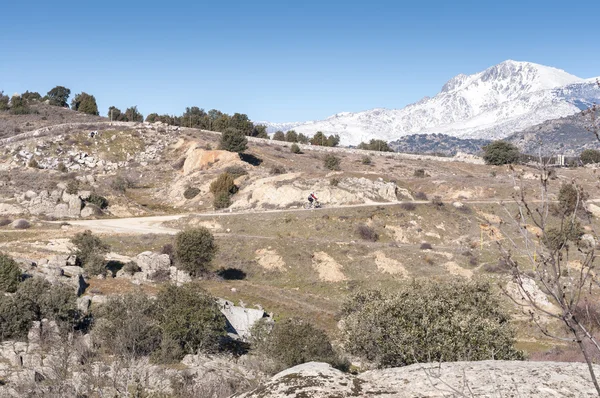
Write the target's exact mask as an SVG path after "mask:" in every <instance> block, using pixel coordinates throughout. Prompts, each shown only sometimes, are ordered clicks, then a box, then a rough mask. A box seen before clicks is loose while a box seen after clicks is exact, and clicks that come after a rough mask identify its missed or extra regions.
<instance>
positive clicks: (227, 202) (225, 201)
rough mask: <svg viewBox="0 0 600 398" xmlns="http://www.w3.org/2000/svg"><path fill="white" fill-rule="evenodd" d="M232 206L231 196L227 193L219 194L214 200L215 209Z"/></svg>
mask: <svg viewBox="0 0 600 398" xmlns="http://www.w3.org/2000/svg"><path fill="white" fill-rule="evenodd" d="M229 206H231V196H230V195H229V194H228V193H227V192H219V193H217V194H216V195H215V198H214V199H213V207H214V208H215V209H226V208H228V207H229Z"/></svg>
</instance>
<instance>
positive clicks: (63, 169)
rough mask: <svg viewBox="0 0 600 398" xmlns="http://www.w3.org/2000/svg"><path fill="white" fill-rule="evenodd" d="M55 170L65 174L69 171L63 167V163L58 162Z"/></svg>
mask: <svg viewBox="0 0 600 398" xmlns="http://www.w3.org/2000/svg"><path fill="white" fill-rule="evenodd" d="M56 170H58V171H60V172H61V173H66V172H68V171H69V169H68V168H67V166H65V164H64V163H63V162H58V164H57V165H56Z"/></svg>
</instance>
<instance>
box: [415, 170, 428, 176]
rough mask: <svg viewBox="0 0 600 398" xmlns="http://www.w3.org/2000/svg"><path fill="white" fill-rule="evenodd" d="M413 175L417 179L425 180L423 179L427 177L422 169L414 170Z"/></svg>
mask: <svg viewBox="0 0 600 398" xmlns="http://www.w3.org/2000/svg"><path fill="white" fill-rule="evenodd" d="M413 175H414V176H415V177H418V178H425V177H427V174H425V170H424V169H416V170H415V172H414V174H413Z"/></svg>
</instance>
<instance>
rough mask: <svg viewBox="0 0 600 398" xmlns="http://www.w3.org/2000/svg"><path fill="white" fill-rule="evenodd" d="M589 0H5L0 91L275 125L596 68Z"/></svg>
mask: <svg viewBox="0 0 600 398" xmlns="http://www.w3.org/2000/svg"><path fill="white" fill-rule="evenodd" d="M598 15H600V2H598V1H580V2H576V3H574V2H565V1H553V0H546V1H537V0H532V1H528V0H521V1H511V0H506V1H447V0H445V1H436V0H430V1H426V2H424V1H410V2H408V1H381V0H371V1H363V2H356V3H354V2H351V1H313V0H304V1H301V2H290V1H284V0H280V1H261V0H255V1H248V0H246V1H226V0H223V1H211V2H205V1H189V2H186V1H177V0H172V1H169V2H153V1H144V2H141V1H118V2H117V1H112V0H107V1H103V2H85V1H78V2H72V1H62V2H50V1H38V0H32V1H28V2H17V1H12V2H8V3H7V4H3V6H2V8H1V11H0V21H2V25H3V29H2V31H3V33H2V35H0V90H4V91H5V93H8V94H12V93H15V92H23V91H25V90H30V91H39V92H40V93H42V94H44V93H46V92H47V91H48V90H50V89H51V88H52V87H54V86H56V85H63V86H66V87H69V88H70V89H71V91H72V95H74V94H75V93H78V92H81V91H85V92H87V93H90V94H93V95H95V96H96V99H97V102H98V105H99V108H100V113H101V114H103V115H105V114H106V111H107V109H108V107H109V106H110V105H115V106H117V107H119V108H121V109H122V110H124V109H125V108H127V107H128V106H131V105H137V106H138V108H139V110H140V111H141V112H142V113H143V114H144V115H147V114H148V113H151V112H157V113H169V114H181V113H182V112H183V111H184V109H185V107H186V106H199V107H202V108H205V109H207V110H208V109H211V108H216V109H220V110H222V111H225V112H228V113H233V112H241V113H247V114H248V115H249V116H250V118H251V119H253V120H269V121H275V122H283V121H302V120H311V119H322V118H325V117H327V116H330V115H332V114H334V113H337V112H342V111H352V112H354V111H360V110H365V109H371V108H375V107H385V108H401V107H403V106H405V105H407V104H409V103H412V102H415V101H417V100H419V99H420V98H422V97H423V96H425V95H429V96H432V95H435V94H436V93H437V92H438V91H439V90H440V88H441V87H442V85H443V84H444V83H445V82H446V81H447V80H448V79H450V78H451V77H453V76H455V75H457V74H459V73H466V74H469V73H474V72H478V71H480V70H483V69H485V68H487V67H489V66H491V65H494V64H497V63H499V62H502V61H504V60H506V59H514V60H519V61H531V62H537V63H541V64H545V65H549V66H555V67H558V68H561V69H564V70H566V71H567V72H569V73H572V74H574V75H577V76H580V77H593V76H598V75H600V51H598V48H599V47H600V44H599V42H600V23H599V20H598Z"/></svg>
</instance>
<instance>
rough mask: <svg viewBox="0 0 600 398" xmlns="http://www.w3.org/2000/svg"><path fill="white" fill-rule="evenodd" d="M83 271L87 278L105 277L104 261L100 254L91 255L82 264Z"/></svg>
mask: <svg viewBox="0 0 600 398" xmlns="http://www.w3.org/2000/svg"><path fill="white" fill-rule="evenodd" d="M83 270H84V271H85V273H86V275H87V276H90V277H92V276H98V275H106V261H105V260H104V257H103V256H102V255H100V254H93V255H91V256H89V257H88V259H87V261H86V262H85V263H84V264H83Z"/></svg>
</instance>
